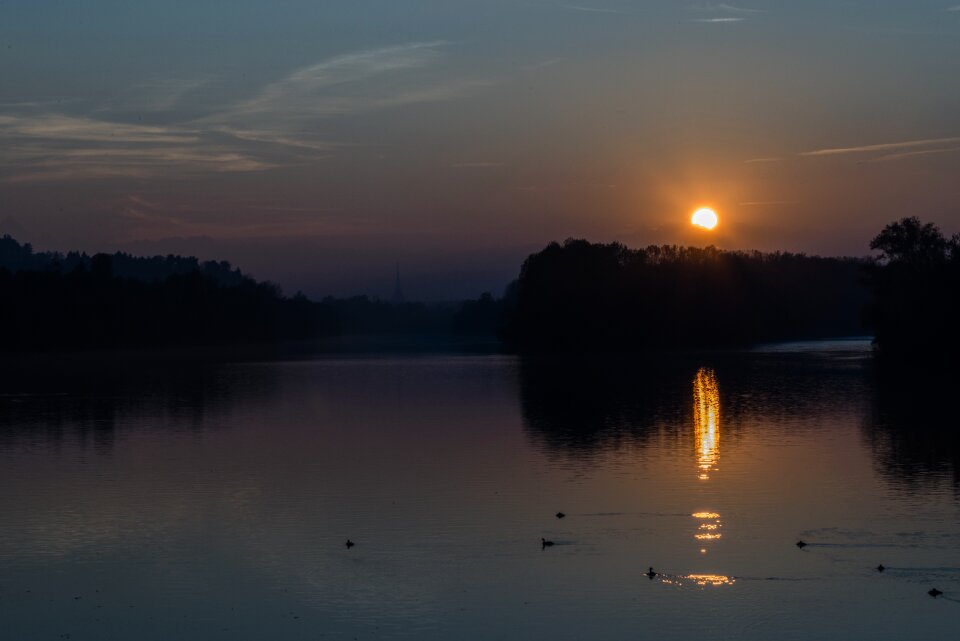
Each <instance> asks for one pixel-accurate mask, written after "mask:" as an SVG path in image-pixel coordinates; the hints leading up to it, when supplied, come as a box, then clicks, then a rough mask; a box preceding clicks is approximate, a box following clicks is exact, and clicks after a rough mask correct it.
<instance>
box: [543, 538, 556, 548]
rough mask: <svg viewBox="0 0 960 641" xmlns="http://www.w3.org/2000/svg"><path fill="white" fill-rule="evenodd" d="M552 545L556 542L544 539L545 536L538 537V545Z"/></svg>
mask: <svg viewBox="0 0 960 641" xmlns="http://www.w3.org/2000/svg"><path fill="white" fill-rule="evenodd" d="M554 545H556V544H555V543H554V542H553V541H548V540H546V539H545V538H543V537H540V547H541V548H549V547H552V546H554Z"/></svg>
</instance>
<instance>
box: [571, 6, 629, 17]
mask: <svg viewBox="0 0 960 641" xmlns="http://www.w3.org/2000/svg"><path fill="white" fill-rule="evenodd" d="M563 8H564V9H566V10H568V11H583V12H585V13H612V14H617V15H623V14H625V13H626V11H620V10H619V9H604V8H601V7H584V6H582V5H578V4H565V5H563Z"/></svg>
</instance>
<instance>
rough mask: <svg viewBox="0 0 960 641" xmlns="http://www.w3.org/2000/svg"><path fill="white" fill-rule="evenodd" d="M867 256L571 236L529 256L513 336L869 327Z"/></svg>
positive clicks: (698, 336) (664, 340) (743, 339)
mask: <svg viewBox="0 0 960 641" xmlns="http://www.w3.org/2000/svg"><path fill="white" fill-rule="evenodd" d="M865 263H866V261H865V260H862V259H853V258H821V257H818V256H806V255H804V254H791V253H784V252H775V253H761V252H742V251H723V250H719V249H717V248H715V247H706V248H694V247H678V246H671V245H664V246H650V247H647V248H645V249H629V248H627V247H625V246H623V245H621V244H619V243H610V244H593V243H589V242H587V241H585V240H567V241H566V242H564V243H563V244H562V245H561V244H558V243H552V244H550V245H549V246H548V247H547V248H546V249H544V250H543V251H541V252H539V253H537V254H533V255H532V256H530V257H529V258H527V260H526V261H525V262H524V264H523V267H522V269H521V271H520V278H519V279H518V281H517V284H516V291H515V296H516V302H515V305H513V306H512V309H510V310H509V311H508V313H507V319H506V322H505V325H504V327H503V330H502V336H503V338H504V339H505V340H506V341H507V342H508V343H509V344H510V345H512V346H514V347H515V348H517V349H518V350H520V351H557V350H560V351H565V350H601V351H602V350H637V349H644V350H647V349H661V348H676V347H702V346H716V345H728V344H748V343H755V342H763V341H773V340H784V339H799V338H812V337H824V336H849V335H855V334H857V333H861V332H862V331H863V329H862V322H861V321H862V318H861V310H862V307H863V305H864V304H865V302H866V297H867V291H866V289H865V288H864V286H863V283H862V275H863V268H864V265H865Z"/></svg>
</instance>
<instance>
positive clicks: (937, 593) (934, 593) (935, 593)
mask: <svg viewBox="0 0 960 641" xmlns="http://www.w3.org/2000/svg"><path fill="white" fill-rule="evenodd" d="M927 594H929V595H930V596H932V597H933V598H934V599H936V598H937V597H938V596H940V595H941V594H943V592H941V591H940V590H938V589H937V588H933V589H932V590H930V591H929V592H927Z"/></svg>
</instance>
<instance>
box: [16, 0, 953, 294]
mask: <svg viewBox="0 0 960 641" xmlns="http://www.w3.org/2000/svg"><path fill="white" fill-rule="evenodd" d="M958 1H960V0H945V1H941V0H936V1H935V0H910V1H907V0H900V1H896V2H894V1H891V0H804V1H802V2H801V1H787V0H752V1H750V2H746V1H744V2H742V3H741V2H739V1H737V2H735V3H733V4H726V3H713V2H684V1H672V2H670V1H666V0H653V1H640V0H632V1H631V0H571V2H563V1H562V0H560V1H557V2H553V1H546V0H526V1H525V0H513V1H507V0H482V1H481V0H324V1H322V2H320V1H317V0H270V1H266V0H218V1H213V0H138V1H137V2H129V0H44V1H43V2H37V1H36V0H0V232H3V233H10V234H11V235H13V236H14V237H15V238H17V239H18V240H21V241H25V242H31V243H33V244H34V246H35V247H36V248H38V249H54V250H68V249H80V250H85V251H88V252H91V253H92V252H96V251H115V250H122V251H129V252H133V253H137V254H156V253H163V254H165V253H183V254H193V255H198V256H200V257H201V258H211V259H226V260H229V261H231V262H233V263H235V264H237V265H239V266H240V267H241V268H242V269H244V271H247V272H250V273H252V274H253V275H254V276H256V277H258V278H261V279H269V280H272V281H275V282H278V283H280V284H281V285H282V286H283V288H284V291H286V292H288V293H293V292H295V291H297V290H301V291H303V292H304V293H306V294H308V295H309V296H312V297H322V296H325V295H336V296H346V295H354V294H368V295H372V296H381V297H389V296H390V294H391V292H392V289H393V275H394V267H395V264H396V263H399V265H400V270H401V274H402V278H403V286H404V290H405V292H406V293H407V295H408V297H410V298H417V299H425V300H451V299H457V298H464V297H475V296H477V295H479V294H480V293H481V292H483V291H492V292H494V293H499V292H500V291H502V289H503V287H504V286H505V285H506V284H507V282H508V281H509V280H511V279H512V278H514V277H516V275H517V273H518V272H519V266H520V263H521V262H522V260H523V258H524V257H525V256H527V255H528V254H530V253H532V252H534V251H537V250H539V249H540V248H542V247H543V246H544V245H546V244H547V243H548V242H550V241H553V240H559V241H562V240H563V239H565V238H569V237H576V238H587V239H589V240H592V241H598V242H611V241H620V242H623V243H625V244H627V245H628V246H632V247H637V246H645V245H649V244H659V243H679V244H691V245H706V244H715V245H717V246H719V247H723V248H727V249H760V250H776V249H782V250H789V251H803V252H807V253H811V254H823V255H841V254H842V255H865V254H867V253H869V247H868V244H869V241H870V239H871V238H872V237H873V236H874V235H876V233H877V232H878V231H879V230H880V229H881V228H882V227H883V226H884V225H885V224H887V223H889V222H891V221H893V220H895V219H897V218H900V217H903V216H910V215H917V216H920V217H921V218H922V219H924V220H929V221H933V222H936V223H937V224H939V225H940V226H941V228H942V229H943V230H944V231H945V232H946V233H948V234H952V233H956V232H960V205H958V202H960V4H957V2H958ZM700 206H710V207H713V208H714V209H716V210H717V212H718V213H719V215H720V220H721V223H720V225H719V226H718V227H717V229H716V230H714V231H713V232H705V231H702V230H696V229H694V228H693V227H692V226H691V225H690V224H689V217H690V214H691V213H692V212H693V210H694V209H696V208H697V207H700Z"/></svg>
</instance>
